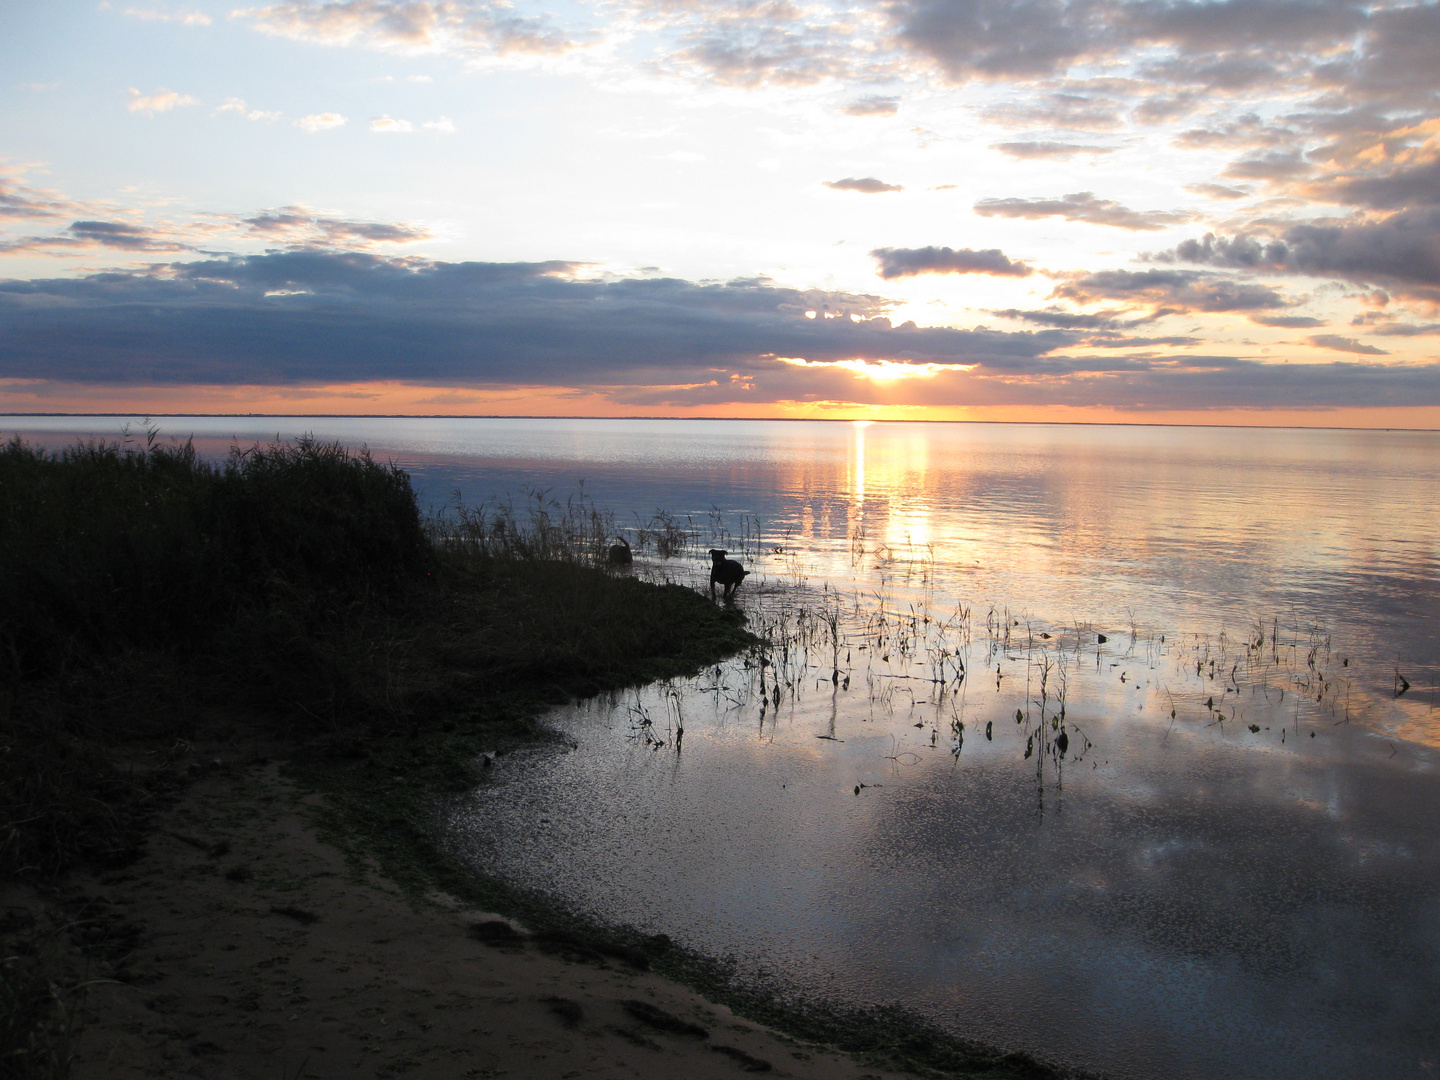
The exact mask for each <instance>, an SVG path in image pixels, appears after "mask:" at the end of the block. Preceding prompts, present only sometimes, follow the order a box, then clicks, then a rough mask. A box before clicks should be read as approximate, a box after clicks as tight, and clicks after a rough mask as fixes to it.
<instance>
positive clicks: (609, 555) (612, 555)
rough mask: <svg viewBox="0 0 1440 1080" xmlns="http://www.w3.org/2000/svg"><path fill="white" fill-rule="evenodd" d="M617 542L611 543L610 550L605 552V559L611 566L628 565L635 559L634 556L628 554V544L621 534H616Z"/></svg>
mask: <svg viewBox="0 0 1440 1080" xmlns="http://www.w3.org/2000/svg"><path fill="white" fill-rule="evenodd" d="M615 539H616V540H618V541H620V542H619V543H618V544H611V545H610V550H609V551H607V552H606V553H605V561H606V562H608V563H609V564H610V565H611V566H629V565H630V564H631V563H632V562H634V561H635V556H634V555H632V554H630V544H629V542H628V541H627V540H626V539H625V538H624V537H623V536H617V537H616V538H615Z"/></svg>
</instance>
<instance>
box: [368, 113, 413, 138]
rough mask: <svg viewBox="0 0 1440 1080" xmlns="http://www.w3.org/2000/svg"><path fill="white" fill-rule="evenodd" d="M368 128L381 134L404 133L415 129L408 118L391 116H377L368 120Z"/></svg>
mask: <svg viewBox="0 0 1440 1080" xmlns="http://www.w3.org/2000/svg"><path fill="white" fill-rule="evenodd" d="M370 130H371V131H375V132H379V133H381V134H405V133H407V132H411V131H414V130H415V125H414V124H412V123H410V121H409V120H396V119H395V118H394V117H392V116H377V117H375V118H374V119H373V120H371V121H370Z"/></svg>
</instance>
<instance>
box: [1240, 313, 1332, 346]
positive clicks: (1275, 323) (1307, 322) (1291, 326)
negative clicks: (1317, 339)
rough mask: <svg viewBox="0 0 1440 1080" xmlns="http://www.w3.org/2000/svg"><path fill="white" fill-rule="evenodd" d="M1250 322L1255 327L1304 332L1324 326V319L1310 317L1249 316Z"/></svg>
mask: <svg viewBox="0 0 1440 1080" xmlns="http://www.w3.org/2000/svg"><path fill="white" fill-rule="evenodd" d="M1250 321H1251V322H1253V323H1255V325H1257V326H1270V327H1274V328H1275V329H1277V330H1306V329H1309V328H1310V327H1313V326H1324V325H1325V320H1324V319H1317V318H1314V317H1313V316H1310V315H1251V316H1250ZM1312 340H1313V339H1312Z"/></svg>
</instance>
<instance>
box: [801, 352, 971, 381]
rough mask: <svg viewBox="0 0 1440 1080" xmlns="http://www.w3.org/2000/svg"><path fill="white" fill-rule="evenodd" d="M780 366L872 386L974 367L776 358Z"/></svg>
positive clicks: (969, 365)
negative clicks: (848, 376) (835, 371)
mask: <svg viewBox="0 0 1440 1080" xmlns="http://www.w3.org/2000/svg"><path fill="white" fill-rule="evenodd" d="M775 359H777V360H779V361H780V362H781V363H782V364H790V365H792V366H793V367H803V368H842V369H844V370H846V371H852V372H854V373H855V374H856V375H863V376H864V377H865V378H867V379H871V380H873V381H875V382H898V381H899V380H901V379H933V378H934V377H935V376H936V375H939V374H941V373H942V372H946V371H972V370H974V369H975V367H976V366H977V365H975V364H936V363H932V362H930V361H924V362H913V361H908V360H860V359H854V360H806V359H805V358H804V357H803V356H777V357H776V358H775Z"/></svg>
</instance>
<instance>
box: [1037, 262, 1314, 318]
mask: <svg viewBox="0 0 1440 1080" xmlns="http://www.w3.org/2000/svg"><path fill="white" fill-rule="evenodd" d="M1051 295H1053V296H1054V297H1056V298H1057V299H1063V300H1071V301H1073V302H1075V303H1079V304H1093V303H1098V302H1100V301H1102V300H1121V301H1124V302H1127V303H1130V304H1145V305H1150V306H1151V307H1152V308H1153V311H1152V315H1155V316H1159V315H1169V314H1179V313H1182V312H1189V311H1208V312H1222V311H1256V310H1265V309H1273V308H1283V307H1285V306H1286V301H1285V298H1284V297H1283V296H1281V295H1280V293H1278V292H1276V291H1275V290H1274V289H1272V288H1270V287H1269V286H1268V285H1259V284H1255V283H1254V282H1247V281H1240V280H1237V279H1235V278H1229V277H1222V276H1220V275H1216V274H1204V273H1198V272H1196V271H1192V270H1099V271H1096V272H1094V273H1089V274H1081V275H1077V276H1075V277H1074V278H1072V279H1071V280H1068V281H1066V282H1064V283H1062V284H1060V285H1058V286H1056V288H1055V291H1054V292H1053V293H1052V294H1051Z"/></svg>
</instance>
